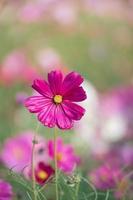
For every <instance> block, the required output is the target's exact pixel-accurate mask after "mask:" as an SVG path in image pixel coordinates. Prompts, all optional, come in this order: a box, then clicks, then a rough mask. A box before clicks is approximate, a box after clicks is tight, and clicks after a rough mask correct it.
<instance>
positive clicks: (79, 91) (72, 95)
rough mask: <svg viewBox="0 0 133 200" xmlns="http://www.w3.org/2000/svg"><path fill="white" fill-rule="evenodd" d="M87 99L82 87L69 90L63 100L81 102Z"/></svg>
mask: <svg viewBox="0 0 133 200" xmlns="http://www.w3.org/2000/svg"><path fill="white" fill-rule="evenodd" d="M86 98H87V96H86V93H85V91H84V89H83V88H82V87H77V88H75V89H74V90H70V91H68V92H67V93H65V95H64V99H65V100H70V101H76V102H79V101H83V100H85V99H86Z"/></svg>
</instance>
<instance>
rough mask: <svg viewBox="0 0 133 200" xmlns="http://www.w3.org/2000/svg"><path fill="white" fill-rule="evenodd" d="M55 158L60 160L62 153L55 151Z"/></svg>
mask: <svg viewBox="0 0 133 200" xmlns="http://www.w3.org/2000/svg"><path fill="white" fill-rule="evenodd" d="M56 159H57V161H61V160H62V154H61V153H57V155H56Z"/></svg>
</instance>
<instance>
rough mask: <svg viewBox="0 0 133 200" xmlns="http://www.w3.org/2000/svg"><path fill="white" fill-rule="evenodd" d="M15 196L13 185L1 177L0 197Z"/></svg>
mask: <svg viewBox="0 0 133 200" xmlns="http://www.w3.org/2000/svg"><path fill="white" fill-rule="evenodd" d="M12 197H13V192H12V187H11V185H10V184H9V183H7V182H5V181H4V180H2V179H0V199H1V200H11V199H12Z"/></svg>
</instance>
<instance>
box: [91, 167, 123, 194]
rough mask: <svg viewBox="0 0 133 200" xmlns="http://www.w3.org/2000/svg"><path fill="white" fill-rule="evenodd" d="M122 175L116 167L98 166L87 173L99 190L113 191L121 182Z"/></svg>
mask: <svg viewBox="0 0 133 200" xmlns="http://www.w3.org/2000/svg"><path fill="white" fill-rule="evenodd" d="M123 176H124V174H123V173H122V172H121V170H120V169H119V168H117V167H112V166H108V165H106V164H105V165H103V166H100V167H99V168H97V169H94V170H93V171H91V172H90V173H89V177H90V180H91V181H92V183H93V184H94V185H95V187H96V188H98V189H101V190H107V189H114V188H115V187H116V186H117V185H118V183H119V182H120V181H121V180H122V178H123Z"/></svg>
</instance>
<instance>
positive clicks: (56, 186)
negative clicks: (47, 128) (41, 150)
mask: <svg viewBox="0 0 133 200" xmlns="http://www.w3.org/2000/svg"><path fill="white" fill-rule="evenodd" d="M54 165H55V192H56V200H59V194H58V167H57V145H56V128H55V130H54Z"/></svg>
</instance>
